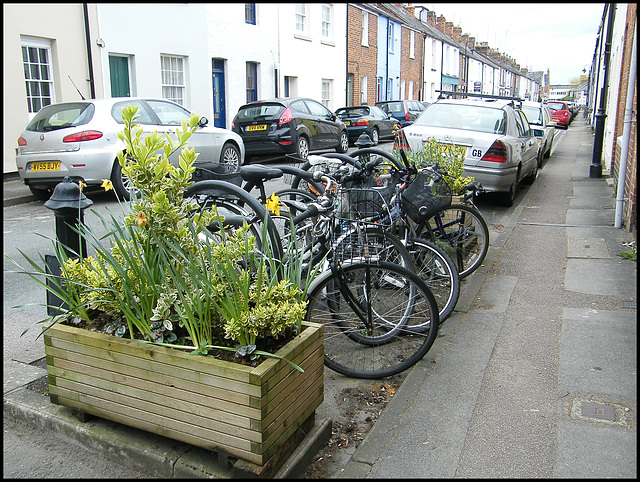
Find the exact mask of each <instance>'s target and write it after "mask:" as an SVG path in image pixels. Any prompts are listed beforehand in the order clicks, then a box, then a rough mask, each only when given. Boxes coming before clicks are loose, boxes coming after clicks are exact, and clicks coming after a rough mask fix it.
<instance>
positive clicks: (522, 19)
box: [414, 3, 604, 84]
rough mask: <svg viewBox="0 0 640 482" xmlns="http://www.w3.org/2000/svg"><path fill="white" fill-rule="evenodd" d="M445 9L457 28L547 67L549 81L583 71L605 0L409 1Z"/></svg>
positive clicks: (534, 66)
mask: <svg viewBox="0 0 640 482" xmlns="http://www.w3.org/2000/svg"><path fill="white" fill-rule="evenodd" d="M414 5H415V6H423V7H425V8H427V9H429V10H432V11H434V12H435V13H436V15H437V16H440V15H444V16H445V17H446V19H447V22H453V25H454V27H455V26H460V27H461V28H462V33H463V34H464V33H468V34H469V36H471V37H475V38H476V43H478V42H488V44H489V47H491V48H493V49H497V50H499V51H500V52H501V53H504V54H507V55H509V56H510V57H511V58H512V59H514V60H515V61H516V62H517V63H518V64H519V65H520V67H521V68H523V67H527V68H528V69H529V70H530V71H540V70H541V71H544V72H546V71H547V68H548V69H549V72H550V81H551V83H552V84H569V83H570V82H571V81H572V80H574V79H579V78H580V75H581V74H582V69H583V68H585V67H586V69H587V73H588V72H589V66H590V65H591V60H592V59H593V52H594V50H595V46H596V38H597V34H598V27H599V26H600V21H601V20H602V13H603V11H604V3H571V4H568V3H566V4H565V3H559V4H554V3H506V4H505V3H414Z"/></svg>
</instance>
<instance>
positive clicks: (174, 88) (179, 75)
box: [160, 54, 187, 106]
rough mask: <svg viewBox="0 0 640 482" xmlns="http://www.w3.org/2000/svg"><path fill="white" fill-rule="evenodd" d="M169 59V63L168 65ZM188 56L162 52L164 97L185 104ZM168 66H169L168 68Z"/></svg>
mask: <svg viewBox="0 0 640 482" xmlns="http://www.w3.org/2000/svg"><path fill="white" fill-rule="evenodd" d="M166 61H168V63H169V65H168V66H167V65H166ZM186 65H187V57H184V56H180V55H171V54H160V79H161V85H162V98H163V99H166V100H170V101H172V102H175V103H176V104H180V105H182V106H184V105H185V101H186V95H187V86H186ZM166 67H168V68H166Z"/></svg>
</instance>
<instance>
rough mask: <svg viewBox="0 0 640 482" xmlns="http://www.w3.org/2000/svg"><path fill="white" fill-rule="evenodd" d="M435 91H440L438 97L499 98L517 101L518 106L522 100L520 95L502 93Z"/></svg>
mask: <svg viewBox="0 0 640 482" xmlns="http://www.w3.org/2000/svg"><path fill="white" fill-rule="evenodd" d="M436 92H439V93H440V96H439V97H438V99H449V98H451V97H472V98H475V99H500V100H510V101H512V102H518V103H519V105H520V106H522V102H523V101H524V99H521V98H520V97H508V96H504V95H492V94H478V93H475V92H454V91H451V90H436Z"/></svg>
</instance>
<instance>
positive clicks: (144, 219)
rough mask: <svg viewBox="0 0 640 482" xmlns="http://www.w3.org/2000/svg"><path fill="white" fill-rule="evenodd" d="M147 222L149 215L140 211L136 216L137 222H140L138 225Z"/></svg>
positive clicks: (144, 224) (143, 224)
mask: <svg viewBox="0 0 640 482" xmlns="http://www.w3.org/2000/svg"><path fill="white" fill-rule="evenodd" d="M147 222H148V219H147V216H146V215H145V214H144V213H143V212H142V211H139V212H138V215H137V216H136V223H138V226H146V225H147Z"/></svg>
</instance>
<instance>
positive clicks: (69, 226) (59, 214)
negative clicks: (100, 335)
mask: <svg viewBox="0 0 640 482" xmlns="http://www.w3.org/2000/svg"><path fill="white" fill-rule="evenodd" d="M92 204H93V201H92V200H91V199H87V198H86V197H85V195H84V194H83V193H82V191H81V190H80V186H78V185H77V184H76V183H74V182H73V181H71V179H69V177H68V176H67V177H65V178H64V179H63V180H62V182H61V183H59V184H58V185H57V186H56V188H55V189H54V190H53V194H52V195H51V198H49V200H48V201H47V202H46V203H44V205H45V207H47V208H49V209H51V210H52V211H53V213H54V214H55V216H56V242H57V243H58V247H59V248H61V249H62V250H64V252H65V253H66V254H67V256H68V257H69V258H78V257H80V258H83V257H85V256H86V255H87V243H86V241H85V239H84V238H83V237H82V236H81V235H80V233H78V232H76V231H75V230H74V228H75V229H77V228H78V226H79V225H80V223H82V222H83V218H84V214H83V211H84V210H85V209H86V208H88V207H89V206H91V205H92ZM45 263H46V269H47V273H49V274H54V275H56V276H60V273H61V271H60V263H59V261H58V257H57V256H52V255H50V254H48V255H45ZM58 282H60V284H61V288H62V289H64V282H62V280H61V279H60V278H58ZM47 285H48V286H49V287H50V288H53V290H54V291H57V290H58V288H57V287H56V286H55V285H54V283H53V280H51V279H49V278H47ZM60 296H62V295H60ZM60 296H57V295H56V294H55V293H54V292H52V291H51V290H47V314H48V315H49V316H54V315H57V314H60V313H62V312H63V311H61V310H60V308H62V309H63V310H64V309H68V308H69V307H68V305H67V304H66V303H64V302H63V300H62V299H61V298H60Z"/></svg>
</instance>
